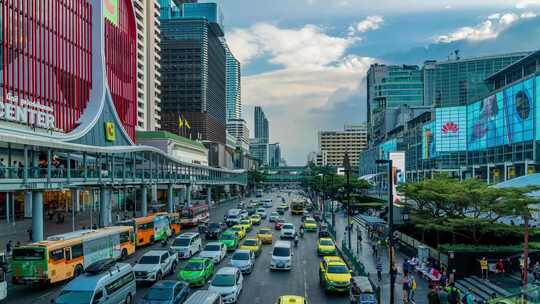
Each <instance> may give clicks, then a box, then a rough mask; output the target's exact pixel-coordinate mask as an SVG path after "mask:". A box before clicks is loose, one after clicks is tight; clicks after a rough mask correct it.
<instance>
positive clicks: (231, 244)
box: [219, 229, 240, 251]
mask: <svg viewBox="0 0 540 304" xmlns="http://www.w3.org/2000/svg"><path fill="white" fill-rule="evenodd" d="M219 242H220V243H222V244H224V245H225V247H227V251H235V250H236V248H238V243H239V242H240V238H239V237H238V233H237V232H236V231H233V230H230V229H229V230H226V231H225V232H223V233H222V234H221V238H220V239H219Z"/></svg>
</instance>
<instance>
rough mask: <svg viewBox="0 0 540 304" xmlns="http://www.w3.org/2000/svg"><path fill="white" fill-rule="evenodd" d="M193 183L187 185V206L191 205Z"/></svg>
mask: <svg viewBox="0 0 540 304" xmlns="http://www.w3.org/2000/svg"><path fill="white" fill-rule="evenodd" d="M191 187H192V186H191V184H190V185H187V188H186V205H187V207H191Z"/></svg>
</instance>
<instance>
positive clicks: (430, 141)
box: [422, 121, 437, 159]
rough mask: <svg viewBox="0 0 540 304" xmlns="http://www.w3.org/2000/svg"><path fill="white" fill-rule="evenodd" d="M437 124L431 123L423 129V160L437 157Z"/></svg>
mask: <svg viewBox="0 0 540 304" xmlns="http://www.w3.org/2000/svg"><path fill="white" fill-rule="evenodd" d="M436 153H437V152H436V145H435V122H434V121H432V122H429V123H427V124H425V125H424V126H423V127H422V159H430V158H432V157H435V156H436Z"/></svg>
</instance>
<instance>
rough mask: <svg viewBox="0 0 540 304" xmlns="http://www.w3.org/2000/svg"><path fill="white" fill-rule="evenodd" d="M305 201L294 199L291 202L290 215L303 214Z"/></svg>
mask: <svg viewBox="0 0 540 304" xmlns="http://www.w3.org/2000/svg"><path fill="white" fill-rule="evenodd" d="M305 205H306V202H305V201H304V200H301V199H295V200H293V201H292V202H291V214H292V215H302V214H304V207H305Z"/></svg>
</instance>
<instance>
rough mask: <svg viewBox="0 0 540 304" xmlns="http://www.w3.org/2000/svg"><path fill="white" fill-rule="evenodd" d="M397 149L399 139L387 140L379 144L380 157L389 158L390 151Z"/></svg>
mask: <svg viewBox="0 0 540 304" xmlns="http://www.w3.org/2000/svg"><path fill="white" fill-rule="evenodd" d="M396 150H397V140H396V139H395V138H392V139H390V140H387V141H385V142H384V143H382V144H381V145H380V146H379V157H380V158H381V159H388V153H390V152H393V151H396Z"/></svg>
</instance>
